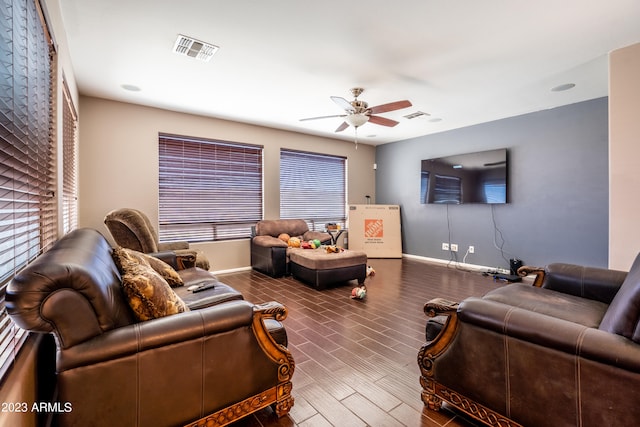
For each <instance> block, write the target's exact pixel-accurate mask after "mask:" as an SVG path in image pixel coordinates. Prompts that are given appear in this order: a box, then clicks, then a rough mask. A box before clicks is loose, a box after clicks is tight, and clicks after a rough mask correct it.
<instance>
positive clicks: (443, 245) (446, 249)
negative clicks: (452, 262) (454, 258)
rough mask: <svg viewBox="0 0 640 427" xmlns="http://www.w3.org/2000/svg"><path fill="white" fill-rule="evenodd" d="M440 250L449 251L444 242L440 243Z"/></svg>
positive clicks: (447, 245)
mask: <svg viewBox="0 0 640 427" xmlns="http://www.w3.org/2000/svg"><path fill="white" fill-rule="evenodd" d="M442 250H443V251H448V250H449V244H448V243H446V242H442Z"/></svg>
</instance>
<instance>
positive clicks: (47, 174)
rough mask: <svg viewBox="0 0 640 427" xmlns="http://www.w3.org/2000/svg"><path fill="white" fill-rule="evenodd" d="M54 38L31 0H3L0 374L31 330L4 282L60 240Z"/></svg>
mask: <svg viewBox="0 0 640 427" xmlns="http://www.w3.org/2000/svg"><path fill="white" fill-rule="evenodd" d="M53 54H54V52H53V48H52V44H51V39H50V37H49V34H48V32H47V29H46V25H45V24H44V21H43V18H42V13H41V10H40V9H39V5H38V3H37V2H36V1H34V0H13V1H9V0H0V379H1V377H2V376H4V374H5V373H6V371H7V370H8V369H9V368H10V367H11V365H12V362H13V361H14V359H15V356H16V354H17V353H18V350H19V349H20V347H21V345H22V343H23V342H24V339H25V338H26V333H25V332H24V331H22V330H21V329H20V328H18V327H17V326H15V325H14V324H13V322H11V320H10V319H9V316H8V314H7V312H6V308H5V291H6V286H7V284H8V282H9V281H10V279H11V278H12V277H13V276H14V275H15V273H16V272H17V271H18V270H20V269H22V268H23V267H24V266H25V265H27V263H29V262H30V261H32V260H33V259H35V258H36V257H37V256H38V255H40V254H41V253H42V252H44V251H45V250H47V249H48V248H49V247H50V246H51V245H52V244H53V242H54V241H55V239H56V237H57V235H56V229H57V227H56V224H57V209H56V200H55V193H54V191H55V163H54V158H55V156H54V149H53V140H52V132H51V129H52V126H51V123H53V119H52V118H53V115H52V107H51V105H52V89H51V88H52V85H51V75H52V74H51V56H52V55H53Z"/></svg>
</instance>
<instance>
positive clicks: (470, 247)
mask: <svg viewBox="0 0 640 427" xmlns="http://www.w3.org/2000/svg"><path fill="white" fill-rule="evenodd" d="M475 251H476V248H474V247H473V246H469V253H470V254H472V253H475Z"/></svg>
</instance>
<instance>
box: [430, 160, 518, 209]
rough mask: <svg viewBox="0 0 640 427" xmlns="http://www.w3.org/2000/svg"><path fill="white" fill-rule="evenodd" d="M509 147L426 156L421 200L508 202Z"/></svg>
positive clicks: (444, 202)
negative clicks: (427, 157) (432, 156)
mask: <svg viewBox="0 0 640 427" xmlns="http://www.w3.org/2000/svg"><path fill="white" fill-rule="evenodd" d="M507 155H508V152H507V149H506V148H502V149H498V150H489V151H480V152H475V153H465V154H457V155H453V156H447V157H439V158H434V159H425V160H422V168H421V171H420V203H423V204H428V203H436V204H456V205H459V204H465V203H485V204H503V203H507V189H508V188H507V175H508V173H507V172H508V156H507Z"/></svg>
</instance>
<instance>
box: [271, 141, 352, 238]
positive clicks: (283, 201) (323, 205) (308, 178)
mask: <svg viewBox="0 0 640 427" xmlns="http://www.w3.org/2000/svg"><path fill="white" fill-rule="evenodd" d="M346 171H347V160H346V159H345V158H344V157H338V156H329V155H324V154H314V153H306V152H301V151H293V150H280V218H301V219H304V220H306V221H307V223H308V224H309V229H310V230H322V229H324V225H325V224H326V223H327V222H335V223H336V224H340V225H341V226H342V227H344V226H345V223H346V208H345V206H346V204H347V186H346V174H347V173H346Z"/></svg>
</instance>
